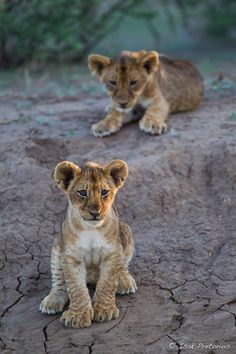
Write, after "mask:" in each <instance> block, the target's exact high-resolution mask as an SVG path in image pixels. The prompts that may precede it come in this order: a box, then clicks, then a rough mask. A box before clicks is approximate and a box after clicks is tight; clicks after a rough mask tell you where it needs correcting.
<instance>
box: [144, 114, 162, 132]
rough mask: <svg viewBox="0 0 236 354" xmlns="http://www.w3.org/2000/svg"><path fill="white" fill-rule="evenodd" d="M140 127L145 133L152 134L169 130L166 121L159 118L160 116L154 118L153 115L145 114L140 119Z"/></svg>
mask: <svg viewBox="0 0 236 354" xmlns="http://www.w3.org/2000/svg"><path fill="white" fill-rule="evenodd" d="M139 128H140V129H141V130H143V131H144V132H145V133H149V134H152V135H155V134H158V135H161V134H162V133H165V132H166V131H167V125H166V123H164V122H163V121H162V120H158V118H154V117H153V116H150V117H149V116H144V117H143V118H142V119H141V120H140V121H139Z"/></svg>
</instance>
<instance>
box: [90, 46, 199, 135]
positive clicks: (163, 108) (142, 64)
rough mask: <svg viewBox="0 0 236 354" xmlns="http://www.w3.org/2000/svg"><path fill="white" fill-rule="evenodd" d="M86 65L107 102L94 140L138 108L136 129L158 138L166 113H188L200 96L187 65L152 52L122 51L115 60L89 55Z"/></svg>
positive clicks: (196, 77) (191, 68)
mask: <svg viewBox="0 0 236 354" xmlns="http://www.w3.org/2000/svg"><path fill="white" fill-rule="evenodd" d="M88 65H89V69H90V70H91V72H92V74H94V75H97V76H98V77H99V79H100V80H101V81H102V82H103V83H104V84H105V85H106V88H107V91H108V95H109V96H110V98H111V105H110V110H109V112H108V114H107V116H106V117H105V118H104V119H102V120H101V121H100V122H98V123H97V124H93V126H92V131H93V134H94V135H95V136H106V135H110V134H112V133H115V132H117V131H118V130H119V129H120V128H121V126H122V125H123V123H126V122H128V121H130V120H132V113H133V112H135V111H136V110H137V108H140V107H141V108H142V109H144V110H145V114H144V116H143V118H142V119H141V120H140V121H139V127H140V129H141V130H143V131H144V132H146V133H150V134H162V133H163V132H165V131H166V130H167V125H166V119H167V117H168V115H169V113H173V112H183V111H191V110H193V109H195V108H196V107H197V106H198V104H199V103H200V101H201V99H202V96H203V80H202V77H201V75H200V73H199V72H198V71H197V69H196V68H195V67H194V66H193V65H192V64H191V63H189V62H187V61H184V60H176V59H171V58H169V57H167V56H164V55H158V54H157V52H154V51H151V52H146V51H144V50H142V51H140V52H126V51H125V52H122V53H121V54H120V56H119V57H118V58H117V59H116V60H113V59H110V58H108V57H104V56H101V55H90V56H89V58H88Z"/></svg>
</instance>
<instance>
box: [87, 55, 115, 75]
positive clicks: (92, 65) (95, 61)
mask: <svg viewBox="0 0 236 354" xmlns="http://www.w3.org/2000/svg"><path fill="white" fill-rule="evenodd" d="M111 64H112V60H111V59H110V58H108V57H104V56H102V55H97V54H91V55H89V57H88V67H89V70H90V71H91V72H92V74H93V75H97V76H98V77H99V78H101V76H102V72H103V70H104V69H105V68H107V67H108V66H110V65H111Z"/></svg>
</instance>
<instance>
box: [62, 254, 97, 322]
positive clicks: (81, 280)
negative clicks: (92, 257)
mask: <svg viewBox="0 0 236 354" xmlns="http://www.w3.org/2000/svg"><path fill="white" fill-rule="evenodd" d="M62 266H63V271H64V276H65V281H66V287H67V292H68V295H69V299H70V305H69V309H68V310H66V311H64V312H63V314H62V317H61V322H64V323H65V325H66V326H67V327H73V328H83V327H89V326H90V325H91V321H92V319H93V314H94V312H93V308H92V304H91V299H90V296H89V292H88V288H87V286H86V269H85V264H84V261H83V260H82V259H81V260H79V259H76V258H74V257H73V256H71V255H64V256H63V257H62Z"/></svg>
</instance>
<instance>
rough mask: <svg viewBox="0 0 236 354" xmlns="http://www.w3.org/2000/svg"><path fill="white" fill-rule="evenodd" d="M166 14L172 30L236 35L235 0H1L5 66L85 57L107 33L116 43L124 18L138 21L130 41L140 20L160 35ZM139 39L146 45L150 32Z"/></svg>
mask: <svg viewBox="0 0 236 354" xmlns="http://www.w3.org/2000/svg"><path fill="white" fill-rule="evenodd" d="M161 16H162V19H163V16H164V21H165V23H166V25H167V26H168V28H169V29H170V31H172V32H173V33H174V31H177V30H176V27H181V26H182V27H181V28H183V29H184V31H186V32H188V31H189V33H190V35H191V36H195V37H196V38H197V36H201V35H204V36H208V37H209V38H217V39H219V38H223V39H226V38H235V37H236V21H235V18H236V2H235V0H208V1H205V2H199V1H197V0H174V1H173V0H158V1H155V0H125V1H124V0H109V1H102V0H70V1H68V0H5V1H4V0H2V1H0V65H1V66H17V65H20V64H23V63H25V62H32V61H36V62H49V61H53V62H55V61H57V62H66V61H67V62H68V61H77V62H79V61H82V60H83V59H84V58H85V57H86V56H87V54H88V53H89V52H91V51H92V50H93V49H94V48H96V47H97V46H98V44H99V43H100V42H102V41H104V39H105V38H107V37H110V38H112V41H113V43H114V45H115V42H116V33H117V30H118V28H119V27H120V26H122V23H123V22H124V21H125V20H126V21H130V22H131V21H133V22H132V23H133V24H134V26H136V27H135V28H134V26H133V28H131V31H132V32H133V33H131V31H130V32H129V33H126V37H128V38H129V37H130V42H132V39H131V38H132V35H135V32H136V29H138V27H139V23H141V21H142V23H144V25H145V27H146V29H147V31H148V35H149V36H151V37H153V38H156V39H159V40H160V39H161V37H162V36H163V35H164V34H163V29H162V27H163V25H162V24H163V20H162V21H161V20H160V17H161ZM172 37H173V36H172ZM126 39H127V38H126ZM138 40H139V41H140V45H141V46H142V47H143V48H146V47H145V43H146V38H145V36H143V38H141V37H140V38H138ZM131 49H132V47H131ZM107 52H108V53H109V49H108V50H107Z"/></svg>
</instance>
